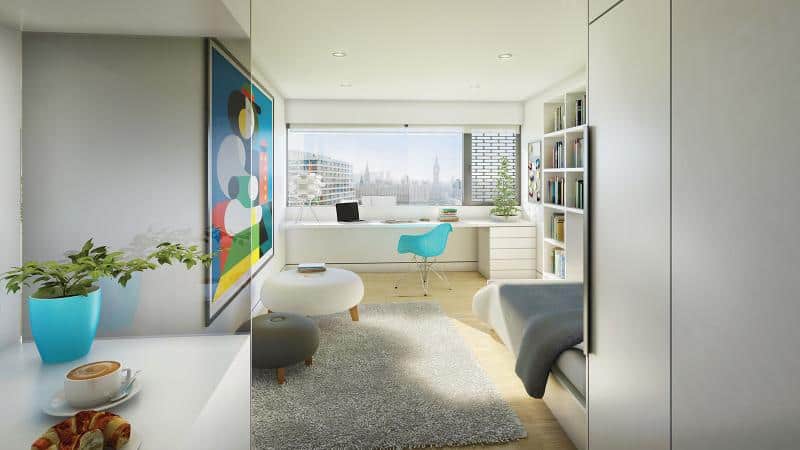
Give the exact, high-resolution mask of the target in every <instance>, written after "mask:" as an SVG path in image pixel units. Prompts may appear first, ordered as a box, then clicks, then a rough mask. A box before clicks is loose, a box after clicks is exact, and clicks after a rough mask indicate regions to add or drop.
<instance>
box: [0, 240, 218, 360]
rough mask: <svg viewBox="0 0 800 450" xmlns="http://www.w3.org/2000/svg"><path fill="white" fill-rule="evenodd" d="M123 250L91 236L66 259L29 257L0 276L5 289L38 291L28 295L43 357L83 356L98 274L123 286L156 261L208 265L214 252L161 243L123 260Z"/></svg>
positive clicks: (96, 309)
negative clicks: (101, 243) (110, 247)
mask: <svg viewBox="0 0 800 450" xmlns="http://www.w3.org/2000/svg"><path fill="white" fill-rule="evenodd" d="M123 256H124V254H123V252H119V251H117V252H110V251H109V250H108V248H107V247H106V246H99V247H95V246H94V243H93V242H92V240H91V239H89V240H88V241H86V243H84V244H83V247H81V249H80V251H78V252H74V253H71V254H68V255H67V258H68V261H64V262H57V261H46V262H36V261H31V262H27V263H25V264H23V265H22V266H20V267H13V268H12V269H11V270H9V271H8V272H6V273H4V274H2V275H0V281H3V282H5V284H6V291H7V292H9V293H17V292H19V291H20V289H22V288H23V287H34V286H35V287H36V288H37V289H38V290H37V291H36V292H35V293H34V294H33V295H31V296H30V297H29V298H28V311H29V315H30V324H31V334H33V340H34V342H35V343H36V349H37V350H38V351H39V356H41V358H42V361H44V362H46V363H56V362H64V361H72V360H75V359H78V358H81V357H83V356H84V355H86V354H87V353H89V350H90V349H91V348H92V342H93V341H94V336H95V333H96V332H97V324H98V322H99V321H100V304H101V294H102V293H101V291H100V288H99V287H98V286H97V283H98V281H99V280H100V279H101V278H110V279H113V280H115V281H116V282H117V283H119V284H120V285H122V286H123V287H124V286H125V285H126V284H127V283H128V281H129V280H130V279H131V277H132V276H133V274H134V273H137V272H144V271H146V270H154V269H156V268H157V267H158V266H163V265H165V264H166V265H171V264H173V263H175V262H177V263H182V264H184V265H185V266H186V268H187V269H191V268H192V267H194V266H196V265H204V266H208V265H209V264H210V263H211V259H212V255H209V254H206V253H204V252H201V251H200V250H199V249H198V247H197V246H195V245H192V246H188V247H187V246H184V245H183V244H173V243H169V242H164V243H161V244H159V245H158V246H157V247H156V249H155V251H153V252H152V253H150V254H149V255H147V256H146V257H145V258H133V259H127V260H125V259H123Z"/></svg>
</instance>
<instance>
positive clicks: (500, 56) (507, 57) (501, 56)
mask: <svg viewBox="0 0 800 450" xmlns="http://www.w3.org/2000/svg"><path fill="white" fill-rule="evenodd" d="M512 56H514V55H512V54H511V53H500V54H499V55H497V58H498V59H511V57H512Z"/></svg>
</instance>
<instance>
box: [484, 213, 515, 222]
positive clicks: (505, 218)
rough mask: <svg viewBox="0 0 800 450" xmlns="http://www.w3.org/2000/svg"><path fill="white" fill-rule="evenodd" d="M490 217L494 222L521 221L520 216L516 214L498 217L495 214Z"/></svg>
mask: <svg viewBox="0 0 800 450" xmlns="http://www.w3.org/2000/svg"><path fill="white" fill-rule="evenodd" d="M489 217H491V219H492V220H494V221H495V222H517V221H519V214H515V215H513V216H497V215H495V214H491V215H490V216H489Z"/></svg>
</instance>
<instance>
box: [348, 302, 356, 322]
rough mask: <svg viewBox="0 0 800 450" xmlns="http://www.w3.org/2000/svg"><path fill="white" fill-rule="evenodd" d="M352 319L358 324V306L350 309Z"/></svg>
mask: <svg viewBox="0 0 800 450" xmlns="http://www.w3.org/2000/svg"><path fill="white" fill-rule="evenodd" d="M350 318H351V319H353V322H358V305H356V306H353V307H352V308H350Z"/></svg>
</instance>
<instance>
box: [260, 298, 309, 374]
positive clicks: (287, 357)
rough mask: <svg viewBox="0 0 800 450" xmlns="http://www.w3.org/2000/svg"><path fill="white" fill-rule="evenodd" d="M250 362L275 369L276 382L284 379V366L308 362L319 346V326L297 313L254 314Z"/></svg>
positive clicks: (262, 367)
mask: <svg viewBox="0 0 800 450" xmlns="http://www.w3.org/2000/svg"><path fill="white" fill-rule="evenodd" d="M251 337H252V340H253V350H252V364H253V367H255V368H258V369H276V373H277V375H278V384H283V383H284V382H286V367H287V366H291V365H293V364H297V363H299V362H300V361H305V362H306V365H307V366H310V365H311V362H312V357H313V356H314V353H315V352H316V351H317V347H319V327H317V324H316V323H314V321H313V320H311V319H309V318H308V317H303V316H301V315H298V314H290V313H281V312H271V313H269V314H264V315H261V316H256V317H253V320H252V330H251Z"/></svg>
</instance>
